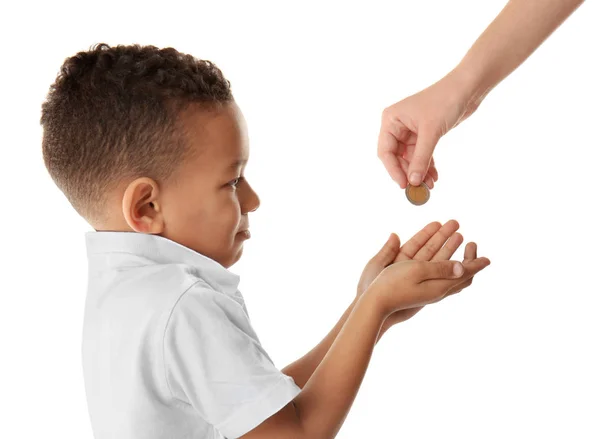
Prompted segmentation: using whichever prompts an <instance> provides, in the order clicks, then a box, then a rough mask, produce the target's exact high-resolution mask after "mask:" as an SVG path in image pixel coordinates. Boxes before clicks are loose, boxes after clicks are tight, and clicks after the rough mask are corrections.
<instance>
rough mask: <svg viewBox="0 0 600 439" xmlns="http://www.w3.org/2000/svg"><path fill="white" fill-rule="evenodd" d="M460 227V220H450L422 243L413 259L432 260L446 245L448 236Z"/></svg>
mask: <svg viewBox="0 0 600 439" xmlns="http://www.w3.org/2000/svg"><path fill="white" fill-rule="evenodd" d="M459 227H460V224H458V221H456V220H450V221H448V222H447V223H446V224H444V225H443V226H442V227H441V228H440V229H439V230H438V231H437V232H436V233H435V234H434V235H433V236H432V237H431V238H429V240H428V241H427V242H426V243H424V244H423V245H421V248H420V249H418V251H417V253H416V254H415V256H414V257H413V259H416V260H419V261H430V260H431V258H433V257H434V256H435V255H436V254H437V253H438V252H439V251H440V249H441V248H442V247H443V246H444V243H445V242H446V241H447V240H448V238H450V237H451V236H452V235H453V234H454V233H455V232H456V231H457V230H458V228H459ZM453 253H454V252H453ZM447 259H450V258H447Z"/></svg>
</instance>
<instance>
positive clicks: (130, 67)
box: [40, 43, 233, 223]
mask: <svg viewBox="0 0 600 439" xmlns="http://www.w3.org/2000/svg"><path fill="white" fill-rule="evenodd" d="M231 101H233V96H232V93H231V88H230V83H229V81H228V80H227V79H225V78H224V76H223V73H222V72H221V70H219V68H217V67H216V66H215V65H214V64H213V63H212V62H210V61H206V60H199V59H196V58H194V57H193V56H191V55H187V54H183V53H180V52H178V51H177V50H175V49H173V48H165V49H159V48H157V47H154V46H140V45H128V46H125V45H118V46H115V47H110V46H109V45H107V44H103V43H101V44H97V45H95V46H93V47H91V48H90V50H89V51H85V52H79V53H77V54H76V55H75V56H72V57H70V58H67V59H66V60H65V62H64V64H63V65H62V68H61V70H60V72H59V74H58V77H57V78H56V81H55V82H54V84H52V85H51V87H50V91H49V93H48V96H47V99H46V101H45V102H44V103H43V104H42V116H41V121H40V122H41V124H42V127H43V140H42V153H43V157H44V164H45V166H46V168H47V170H48V172H49V173H50V176H51V177H52V180H53V181H54V182H55V183H56V185H57V186H58V188H59V189H60V190H61V191H62V192H63V193H64V194H65V196H66V197H67V199H68V200H69V202H70V203H71V205H72V206H73V208H74V209H75V210H76V211H77V213H79V214H80V215H81V216H82V217H83V218H84V219H86V220H87V221H88V222H89V223H103V222H105V221H107V220H108V219H109V218H108V217H107V209H106V202H107V201H108V200H107V196H106V195H107V194H108V192H109V191H111V190H112V189H113V188H115V187H116V185H117V184H119V183H120V182H122V181H123V180H124V179H126V178H130V179H135V178H137V177H141V176H146V177H150V178H153V179H155V180H156V181H157V182H158V181H166V180H167V179H169V178H170V177H171V176H172V175H173V173H174V171H175V170H176V169H177V167H178V166H179V165H180V164H181V163H182V161H183V160H186V159H187V158H190V157H192V156H193V154H192V152H191V150H190V149H189V148H188V147H187V144H186V141H185V135H184V130H183V127H182V126H181V124H180V123H178V119H179V118H178V116H179V115H180V113H181V112H182V111H184V110H185V109H186V108H188V107H189V106H190V105H191V104H198V106H199V108H200V109H206V110H207V111H210V110H215V109H218V108H219V107H220V106H221V105H223V104H227V103H229V102H231Z"/></svg>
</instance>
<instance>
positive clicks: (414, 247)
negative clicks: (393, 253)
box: [398, 221, 442, 259]
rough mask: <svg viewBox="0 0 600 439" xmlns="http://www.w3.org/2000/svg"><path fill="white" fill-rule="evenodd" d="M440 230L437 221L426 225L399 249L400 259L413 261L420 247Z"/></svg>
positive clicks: (440, 226)
mask: <svg viewBox="0 0 600 439" xmlns="http://www.w3.org/2000/svg"><path fill="white" fill-rule="evenodd" d="M441 228H442V225H441V224H440V223H439V222H437V221H434V222H432V223H429V224H427V225H426V226H425V227H423V229H421V230H420V231H419V232H418V233H416V234H415V236H413V237H412V238H410V239H409V240H408V241H407V242H406V243H404V245H403V246H402V248H401V249H400V254H401V255H402V257H404V258H408V259H413V258H414V256H415V255H416V254H417V252H418V251H419V250H420V249H421V247H423V246H424V245H425V244H426V243H427V241H429V240H430V239H431V237H432V236H433V235H435V234H436V232H437V231H438V230H440V229H441ZM398 256H400V255H398Z"/></svg>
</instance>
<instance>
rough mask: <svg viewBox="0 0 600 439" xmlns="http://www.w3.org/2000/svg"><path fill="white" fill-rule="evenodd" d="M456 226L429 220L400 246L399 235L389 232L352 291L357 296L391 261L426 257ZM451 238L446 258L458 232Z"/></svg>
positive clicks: (458, 240)
mask: <svg viewBox="0 0 600 439" xmlns="http://www.w3.org/2000/svg"><path fill="white" fill-rule="evenodd" d="M458 227H459V224H458V222H456V221H454V220H450V221H448V222H447V223H446V224H444V226H443V227H442V225H441V224H440V223H439V222H433V223H430V224H428V225H427V226H425V227H424V228H423V229H422V230H421V231H420V232H419V233H417V234H416V235H415V236H413V237H412V238H411V239H410V240H409V241H408V242H407V243H406V244H404V245H403V246H402V247H400V238H398V236H397V235H396V234H395V233H392V234H391V235H390V237H389V238H388V240H387V242H386V243H385V245H384V246H383V247H382V249H381V250H379V252H378V253H377V254H376V255H375V256H373V257H372V258H371V260H370V261H369V262H368V263H367V265H366V266H365V268H364V270H363V272H362V274H361V277H360V280H359V281H358V287H357V291H356V292H357V294H356V295H357V296H361V295H362V294H363V293H364V292H365V291H366V289H367V288H368V287H369V285H371V282H373V280H374V279H375V278H376V277H377V276H379V273H381V272H382V271H383V269H384V268H385V267H387V266H388V265H391V264H393V263H394V262H398V261H407V260H410V259H417V260H420V261H430V260H431V259H432V258H433V257H434V256H435V255H436V254H437V253H438V252H439V251H440V249H441V248H442V247H443V246H444V243H446V241H447V240H448V238H450V237H451V236H452V235H453V234H454V233H455V232H456V231H457V230H458ZM451 241H452V242H450V241H449V242H448V243H447V244H446V246H445V247H446V249H447V251H446V254H448V257H447V258H446V259H450V258H451V257H452V255H453V254H454V252H455V251H456V249H457V248H458V247H459V246H460V244H461V243H462V236H461V235H460V233H457V234H456V237H453V239H452V240H451ZM452 248H453V249H452Z"/></svg>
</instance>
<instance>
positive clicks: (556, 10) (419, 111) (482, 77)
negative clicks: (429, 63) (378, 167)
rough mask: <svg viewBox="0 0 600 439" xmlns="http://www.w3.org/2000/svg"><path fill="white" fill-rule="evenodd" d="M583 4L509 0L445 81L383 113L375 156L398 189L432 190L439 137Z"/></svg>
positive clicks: (562, 0) (565, 0)
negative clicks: (421, 186)
mask: <svg viewBox="0 0 600 439" xmlns="http://www.w3.org/2000/svg"><path fill="white" fill-rule="evenodd" d="M582 3H583V0H510V1H509V2H508V3H507V4H506V6H505V7H504V9H503V10H502V11H501V12H500V13H499V14H498V16H497V17H496V18H495V19H494V21H492V23H491V24H490V25H489V26H488V27H487V28H486V29H485V31H484V32H483V33H482V34H481V35H480V36H479V38H478V39H477V40H476V41H475V43H474V44H473V45H472V46H471V48H470V49H469V51H468V52H467V53H466V55H465V56H464V58H463V59H462V60H461V62H460V63H459V64H458V65H457V66H456V67H455V68H454V69H453V70H452V71H451V72H450V73H448V74H447V75H446V76H445V77H444V78H442V79H441V80H439V81H438V82H436V83H435V84H433V85H431V86H430V87H428V88H426V89H424V90H422V91H420V92H419V93H417V94H414V95H412V96H409V97H408V98H405V99H403V100H402V101H400V102H398V103H396V104H394V105H392V106H390V107H388V108H386V109H385V110H384V111H383V116H382V122H381V131H380V134H379V142H378V148H377V153H378V156H379V158H380V159H381V160H382V162H383V164H384V165H385V167H386V169H387V171H388V173H389V174H390V176H391V177H392V179H394V181H396V182H397V183H398V184H399V185H400V186H401V187H402V188H405V187H406V185H407V183H408V182H409V181H410V183H411V184H413V185H418V184H420V183H421V182H422V181H425V182H426V183H427V185H428V186H429V187H433V183H434V181H437V179H438V173H437V169H436V167H435V164H434V163H433V159H432V155H433V151H434V149H435V147H436V145H437V142H438V141H439V139H440V137H442V136H443V135H444V134H446V133H447V132H448V131H450V130H451V129H452V128H454V127H455V126H457V125H458V124H459V123H460V122H462V121H463V120H465V119H466V118H468V117H469V116H470V115H471V114H472V113H473V112H474V111H475V110H476V109H477V108H478V107H479V105H480V104H481V102H482V101H483V99H484V98H485V96H486V95H487V94H488V93H489V92H490V91H491V90H492V89H493V88H494V87H495V86H496V85H498V83H500V82H501V81H502V80H503V79H504V78H506V77H507V76H508V75H509V74H510V73H511V72H513V71H514V70H515V69H516V68H517V67H518V66H519V65H521V64H522V63H523V61H525V60H526V59H527V58H528V57H529V56H530V55H531V54H532V53H533V52H534V51H535V50H536V49H537V48H538V47H539V46H540V45H541V44H542V43H543V42H544V41H545V40H546V38H548V36H549V35H550V34H552V32H554V30H556V29H557V28H558V27H559V26H560V25H561V24H562V23H563V22H564V21H565V20H566V19H567V17H569V15H571V14H572V13H573V12H574V11H575V10H576V9H577V8H578V7H579V6H580V5H581V4H582Z"/></svg>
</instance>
